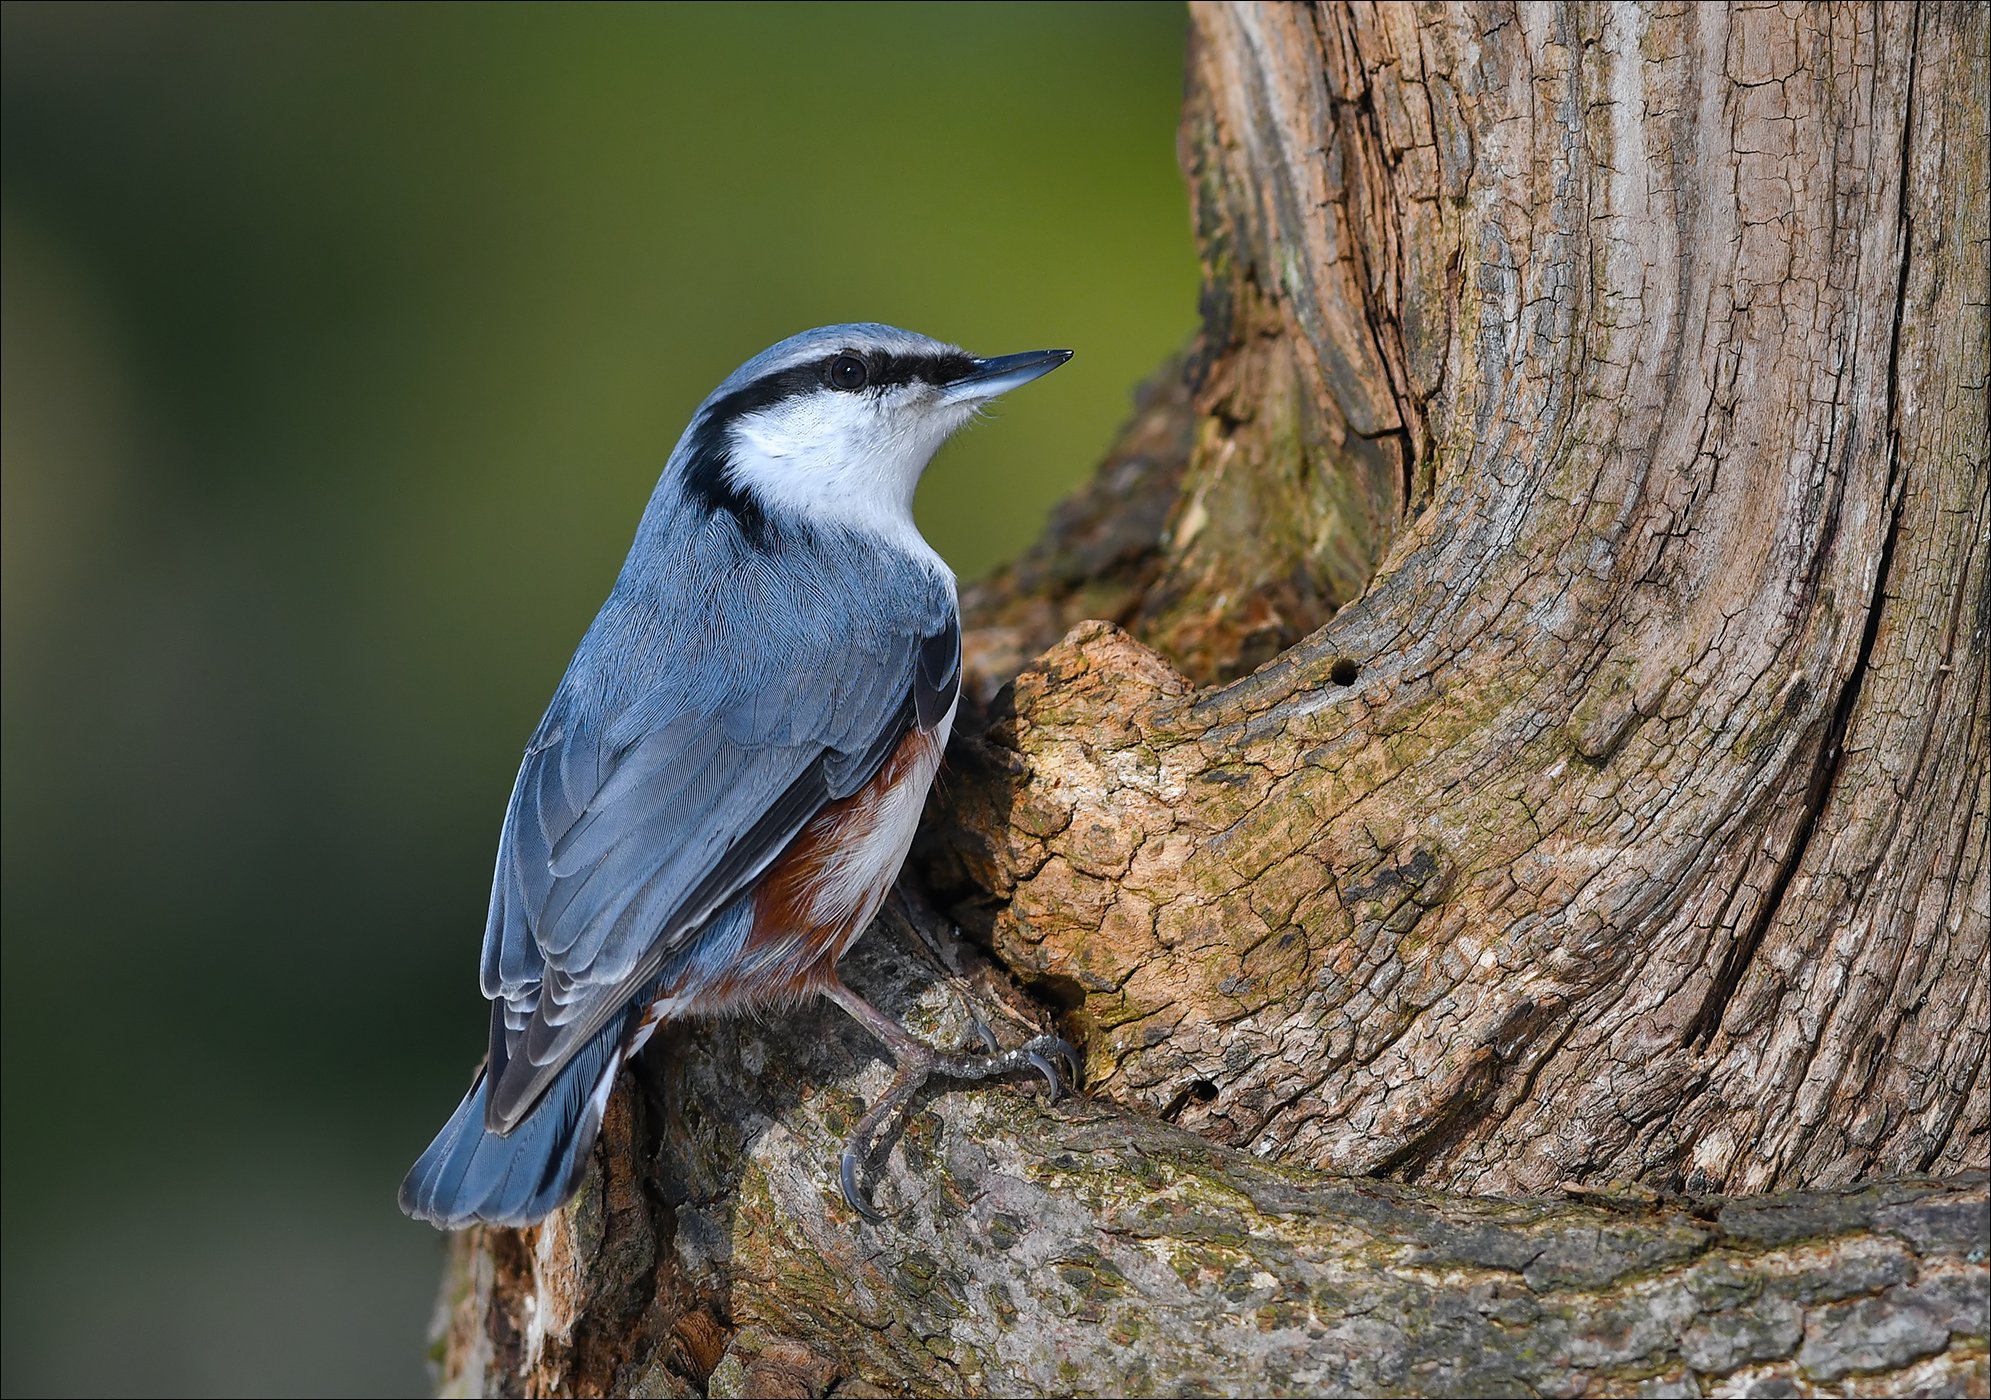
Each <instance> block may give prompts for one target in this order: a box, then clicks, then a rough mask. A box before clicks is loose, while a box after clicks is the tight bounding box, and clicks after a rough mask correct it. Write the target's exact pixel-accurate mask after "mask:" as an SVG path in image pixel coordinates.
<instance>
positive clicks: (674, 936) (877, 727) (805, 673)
mask: <svg viewBox="0 0 1991 1400" xmlns="http://www.w3.org/2000/svg"><path fill="white" fill-rule="evenodd" d="M746 611H747V612H749V613H750V612H751V609H747V610H746ZM824 611H825V612H826V613H828V614H829V615H828V616H826V617H825V616H818V617H817V618H815V619H813V620H805V624H804V625H800V626H790V627H788V628H786V629H783V628H772V629H766V631H765V632H764V633H763V635H752V634H751V633H750V632H749V631H747V630H745V629H743V628H729V627H728V626H727V625H726V624H725V622H724V621H723V619H722V620H721V621H720V622H719V623H718V624H715V625H714V626H713V627H710V628H708V629H707V634H706V637H707V640H708V641H709V639H710V637H711V636H712V635H713V634H714V633H715V632H716V633H717V634H718V635H719V636H720V637H721V639H722V643H724V642H730V643H731V644H733V645H734V646H736V647H738V648H740V649H741V650H740V652H739V654H735V655H732V656H726V655H723V652H724V651H725V646H724V645H721V646H720V647H718V648H716V649H715V648H712V647H710V646H707V647H704V648H701V651H702V652H703V654H702V655H701V656H698V657H693V658H684V659H682V660H678V661H677V662H676V669H675V670H672V671H668V672H666V673H664V674H663V675H662V676H661V677H660V678H659V679H658V681H657V682H656V683H655V684H654V685H653V686H652V687H651V688H649V689H648V690H646V691H645V692H644V693H643V694H642V695H641V696H640V698H639V699H638V700H637V701H636V702H635V703H633V704H631V705H630V706H628V707H627V708H625V709H623V710H621V711H620V712H619V713H616V714H613V715H610V716H606V717H605V718H601V719H591V718H590V717H589V715H588V712H587V707H585V706H583V705H580V704H578V703H575V702H574V701H573V700H572V699H571V698H569V699H568V700H567V701H566V702H565V703H563V700H562V698H561V697H556V699H555V701H554V706H553V708H552V709H550V710H549V711H548V714H547V717H546V719H545V721H544V722H543V723H542V724H541V726H540V732H539V733H538V734H536V735H535V736H534V738H533V741H532V744H531V745H530V747H529V748H528V750H527V752H526V757H525V761H524V763H523V765H522V766H521V768H520V770H519V775H518V781H517V783H516V785H515V786H514V788H513V791H512V799H511V804H510V808H509V810H508V811H507V813H506V817H505V828H504V833H503V836H502V837H501V839H500V842H499V848H498V866H497V871H496V873H495V877H494V879H493V887H492V892H491V909H490V918H489V922H488V923H487V925H486V928H485V935H484V961H483V979H482V980H483V989H484V994H485V995H486V996H487V997H489V998H491V1000H492V1002H493V1006H492V1021H491V1056H490V1061H489V1075H490V1085H491V1089H490V1093H489V1095H488V1097H487V1100H486V1105H487V1108H486V1114H487V1120H488V1122H489V1125H490V1126H491V1127H492V1128H494V1129H496V1130H498V1131H506V1130H508V1129H509V1128H510V1127H511V1126H513V1125H515V1124H516V1123H517V1122H518V1121H519V1120H520V1119H521V1118H522V1117H524V1115H525V1114H526V1112H527V1111H528V1110H530V1109H531V1107H532V1106H533V1104H534V1103H535V1102H536V1101H537V1099H538V1098H539V1096H540V1094H541V1093H543V1092H544V1090H545V1088H546V1086H547V1085H548V1084H550V1083H551V1082H552V1081H553V1079H554V1078H555V1077H556V1076H557V1075H558V1074H559V1072H560V1070H561V1068H562V1067H563V1066H564V1065H565V1064H566V1063H567V1062H568V1061H569V1060H570V1059H571V1058H572V1057H573V1056H574V1055H575V1054H576V1053H577V1052H578V1051H579V1050H580V1048H581V1047H582V1046H583V1045H585V1044H586V1043H587V1042H588V1040H589V1039H590V1038H592V1037H593V1036H594V1035H595V1034H596V1033H597V1032H599V1031H600V1029H601V1028H602V1027H603V1026H604V1025H606V1024H607V1023H608V1022H609V1021H610V1020H612V1019H613V1018H614V1017H615V1016H616V1014H617V1013H618V1012H620V1011H622V1010H623V1009H624V1008H626V1007H627V1006H628V1005H629V1003H630V1001H631V999H632V998H633V997H635V996H637V995H638V994H639V993H641V992H643V991H645V990H646V987H647V984H648V983H649V982H650V981H651V980H652V979H654V978H655V976H656V975H657V972H658V970H659V969H660V968H661V967H662V965H663V963H664V961H665V959H666V958H667V957H668V956H669V954H670V953H671V952H672V951H673V950H674V949H676V948H678V947H680V946H681V945H682V944H683V943H684V941H685V940H686V938H687V937H688V936H689V935H691V934H692V933H694V932H695V931H696V930H697V929H698V927H699V926H700V925H701V924H702V923H704V921H705V920H706V919H708V918H709V917H710V916H711V915H712V914H713V913H714V912H715V911H716V910H717V909H719V908H720V907H721V906H722V905H724V904H725V903H727V902H728V901H729V900H730V899H732V898H733V897H734V896H735V895H737V894H738V893H739V892H740V891H741V890H742V889H744V888H745V887H746V886H747V885H749V884H750V883H751V882H752V881H753V880H754V878H755V877H756V876H758V875H759V874H760V873H761V872H762V871H763V870H765V869H766V868H767V866H768V864H769V863H770V862H771V861H772V860H773V859H774V858H775V857H776V856H777V855H779V854H780V853H781V851H782V850H783V848H785V847H786V846H787V844H788V843H789V841H790V840H791V839H793V837H794V836H795V835H796V833H797V832H799V831H800V830H801V828H802V826H803V825H804V824H805V823H806V822H807V821H808V820H809V818H810V817H812V816H814V815H815V814H816V812H818V811H819V810H821V808H822V807H823V806H824V805H825V804H826V803H829V802H833V801H835V800H837V799H839V798H842V797H847V796H849V795H850V794H852V793H854V792H856V791H857V790H858V789H860V788H862V787H863V786H864V784H865V783H867V782H869V781H870V780H871V778H872V777H873V775H875V774H876V773H877V771H878V769H879V767H880V766H881V765H882V764H883V763H884V761H885V759H886V758H887V757H888V756H890V754H891V753H892V751H893V749H895V748H896V747H897V746H898V744H899V742H900V740H901V739H903V738H904V736H905V734H906V732H907V730H908V729H909V728H911V727H913V726H915V725H918V726H920V727H921V728H928V729H930V728H931V727H932V726H933V725H935V724H937V723H938V722H939V718H940V716H941V715H943V714H945V713H946V711H947V710H948V709H949V707H951V706H952V704H953V703H954V696H955V693H956V692H957V691H958V689H959V687H960V628H959V623H958V621H957V618H956V614H955V609H954V604H953V597H952V591H951V589H949V590H947V591H946V593H945V596H944V598H942V597H940V596H939V595H935V594H930V595H929V597H928V599H927V600H926V602H925V603H924V604H923V605H922V606H921V607H919V608H917V609H910V610H901V611H902V612H904V613H907V614H908V615H906V616H902V617H901V618H900V619H899V621H898V624H897V625H893V624H892V622H891V621H890V620H886V621H884V622H882V623H881V622H879V621H878V620H877V619H872V620H871V621H870V623H869V625H842V620H841V619H839V618H838V617H836V615H835V609H833V608H831V609H825V610H824ZM599 625H600V624H599V623H598V627H599ZM651 650H654V648H651ZM624 663H625V664H626V658H624ZM718 668H730V671H729V672H728V674H727V676H726V678H724V679H722V680H720V681H718V682H715V681H714V679H713V678H714V676H715V675H716V674H718ZM573 682H574V678H573V675H572V673H571V672H570V677H569V682H568V683H563V687H562V690H563V692H566V691H568V690H569V688H570V685H571V684H572V683H573Z"/></svg>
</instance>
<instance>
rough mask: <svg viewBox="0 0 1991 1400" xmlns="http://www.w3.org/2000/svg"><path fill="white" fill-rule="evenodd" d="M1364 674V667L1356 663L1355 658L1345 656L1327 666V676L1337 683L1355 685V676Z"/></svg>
mask: <svg viewBox="0 0 1991 1400" xmlns="http://www.w3.org/2000/svg"><path fill="white" fill-rule="evenodd" d="M1361 674H1362V668H1361V667H1360V666H1357V665H1356V664H1355V658H1354V657H1352V656H1344V657H1342V658H1341V659H1340V660H1339V661H1337V662H1335V663H1334V664H1333V665H1332V666H1330V667H1328V668H1327V678H1328V679H1329V680H1331V681H1333V682H1334V683H1335V684H1336V685H1353V684H1355V678H1356V677H1357V676H1359V675H1361Z"/></svg>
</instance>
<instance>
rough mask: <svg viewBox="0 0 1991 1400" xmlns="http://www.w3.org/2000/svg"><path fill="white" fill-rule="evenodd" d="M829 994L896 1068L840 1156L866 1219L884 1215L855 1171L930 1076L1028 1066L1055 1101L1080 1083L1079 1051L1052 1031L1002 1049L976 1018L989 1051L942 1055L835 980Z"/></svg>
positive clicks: (849, 1196) (852, 1198) (849, 1197)
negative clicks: (868, 1197) (882, 1048)
mask: <svg viewBox="0 0 1991 1400" xmlns="http://www.w3.org/2000/svg"><path fill="white" fill-rule="evenodd" d="M827 995H828V996H829V998H830V999H831V1000H832V1001H834V1002H836V1004H837V1005H839V1006H841V1007H842V1008H843V1009H844V1010H845V1011H848V1012H849V1013H850V1014H851V1016H852V1017H853V1018H854V1019H856V1020H857V1022H858V1023H859V1024H861V1025H862V1026H863V1027H864V1028H865V1029H866V1030H868V1031H870V1032H871V1034H872V1035H874V1036H876V1037H877V1038H878V1039H879V1040H880V1041H882V1042H883V1043H884V1044H885V1046H886V1048H887V1049H889V1050H890V1051H891V1052H892V1059H893V1061H894V1062H895V1063H896V1064H897V1065H898V1069H899V1072H898V1074H897V1075H896V1076H894V1078H893V1080H892V1082H891V1084H890V1086H888V1087H887V1088H886V1090H885V1092H884V1093H882V1094H880V1095H879V1096H878V1100H877V1102H876V1103H874V1104H872V1105H871V1110H870V1112H868V1113H866V1114H865V1115H864V1117H863V1119H862V1120H861V1121H860V1122H859V1123H858V1125H857V1128H856V1130H855V1131H853V1132H852V1133H851V1135H850V1140H849V1142H847V1143H846V1144H845V1145H844V1149H843V1152H842V1154H841V1156H840V1157H839V1158H838V1163H837V1179H838V1180H839V1181H840V1182H841V1183H842V1186H843V1198H844V1200H846V1201H847V1202H849V1203H850V1208H851V1209H852V1210H854V1211H856V1212H857V1213H858V1214H859V1215H861V1216H863V1217H864V1218H865V1219H866V1220H871V1221H879V1220H883V1219H884V1218H885V1217H884V1216H883V1215H882V1214H881V1213H880V1212H879V1211H878V1210H877V1209H876V1208H875V1207H873V1206H872V1204H871V1203H870V1202H869V1201H868V1200H866V1199H865V1196H864V1192H863V1189H862V1187H861V1186H860V1184H859V1180H858V1178H859V1175H860V1174H861V1172H862V1171H863V1169H864V1164H865V1163H866V1162H867V1161H869V1160H870V1157H871V1154H872V1151H873V1148H874V1144H875V1141H876V1139H877V1137H878V1134H879V1131H880V1130H881V1129H882V1128H884V1126H885V1125H886V1124H887V1123H890V1122H891V1121H892V1120H893V1119H894V1118H895V1117H896V1116H897V1115H898V1113H899V1111H900V1110H901V1109H903V1108H904V1107H905V1106H906V1105H907V1104H908V1103H910V1102H911V1101H912V1099H913V1096H914V1095H915V1094H917V1093H919V1091H920V1089H921V1088H923V1087H924V1086H925V1084H926V1082H927V1081H928V1080H929V1079H933V1078H936V1077H941V1078H947V1079H994V1078H996V1077H998V1076H1000V1075H1005V1074H1014V1073H1016V1072H1017V1071H1019V1070H1030V1071H1033V1072H1035V1073H1037V1074H1041V1075H1043V1076H1044V1082H1045V1084H1046V1085H1047V1086H1048V1088H1049V1092H1050V1099H1051V1101H1052V1102H1056V1101H1057V1100H1058V1098H1059V1097H1060V1096H1062V1095H1063V1094H1064V1093H1065V1092H1066V1090H1067V1089H1069V1088H1071V1087H1072V1086H1074V1085H1076V1084H1078V1083H1079V1081H1080V1078H1081V1076H1082V1074H1083V1070H1084V1066H1083V1062H1082V1061H1081V1060H1080V1058H1079V1053H1078V1051H1077V1050H1076V1049H1074V1048H1073V1047H1072V1046H1071V1045H1070V1044H1069V1043H1068V1042H1066V1041H1064V1040H1062V1039H1060V1038H1059V1037H1057V1036H1055V1035H1040V1036H1037V1037H1035V1038H1033V1039H1031V1040H1027V1041H1025V1042H1024V1043H1023V1044H1021V1045H1019V1046H1017V1047H1016V1048H1015V1049H1013V1050H1004V1049H1001V1048H1000V1045H999V1042H997V1040H996V1038H995V1033H994V1032H993V1031H991V1030H990V1029H989V1028H988V1027H987V1026H986V1025H984V1024H982V1023H981V1022H980V1021H976V1022H975V1023H974V1025H975V1034H976V1036H977V1037H978V1038H979V1039H980V1040H981V1041H982V1043H983V1044H985V1045H987V1046H988V1047H989V1053H987V1054H984V1055H943V1054H941V1053H940V1052H939V1051H937V1050H935V1049H934V1048H933V1047H932V1046H930V1045H928V1044H926V1043H925V1042H924V1041H921V1040H917V1039H915V1038H914V1037H913V1036H911V1035H908V1034H907V1033H906V1031H905V1030H904V1028H903V1027H901V1026H900V1025H899V1024H898V1022H896V1021H894V1020H892V1018H891V1017H889V1016H887V1015H885V1014H884V1013H883V1012H882V1011H879V1010H878V1009H877V1008H876V1007H874V1006H872V1005H871V1003H870V1002H868V1001H866V1000H864V999H863V998H862V997H860V996H858V995H857V993H855V992H853V991H851V990H850V989H849V988H848V987H845V986H843V985H841V984H840V983H839V984H837V985H835V986H834V987H833V988H832V989H831V990H830V991H829V992H828V993H827Z"/></svg>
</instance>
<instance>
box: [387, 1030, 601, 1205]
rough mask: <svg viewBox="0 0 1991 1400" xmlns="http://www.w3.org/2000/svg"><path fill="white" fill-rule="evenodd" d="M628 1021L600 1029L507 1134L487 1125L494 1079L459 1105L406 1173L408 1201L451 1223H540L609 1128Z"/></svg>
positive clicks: (404, 1197)
mask: <svg viewBox="0 0 1991 1400" xmlns="http://www.w3.org/2000/svg"><path fill="white" fill-rule="evenodd" d="M622 1030H623V1028H622V1026H621V1025H620V1024H619V1023H611V1024H609V1025H607V1026H604V1027H603V1028H602V1029H601V1030H600V1031H599V1032H597V1033H596V1035H595V1038H594V1039H593V1040H591V1041H589V1042H588V1044H587V1045H586V1046H585V1047H583V1048H582V1050H581V1053H580V1054H578V1055H576V1056H575V1057H574V1058H573V1060H572V1061H571V1062H569V1063H568V1065H567V1067H566V1068H565V1069H563V1070H562V1071H560V1075H559V1077H558V1078H556V1079H555V1080H554V1081H553V1082H552V1083H551V1084H550V1085H548V1086H547V1089H546V1093H545V1094H544V1096H542V1097H541V1099H540V1100H539V1103H538V1105H537V1106H536V1107H535V1108H534V1109H533V1110H532V1112H531V1113H529V1114H527V1115H526V1116H525V1118H524V1119H523V1120H522V1121H521V1122H520V1123H519V1124H518V1126H516V1127H514V1128H513V1129H512V1130H511V1131H510V1132H509V1133H504V1134H499V1133H494V1132H492V1131H491V1130H490V1129H488V1128H486V1127H485V1126H484V1094H485V1090H486V1087H487V1081H486V1078H485V1075H484V1072H483V1071H482V1070H479V1071H478V1073H477V1082H476V1083H475V1084H472V1085H471V1086H470V1092H469V1093H467V1094H465V1095H464V1096H463V1102H462V1103H460V1104H458V1105H457V1106H456V1112H455V1113H453V1114H451V1115H450V1118H449V1122H448V1123H446V1124H445V1125H444V1126H443V1130H442V1131H441V1132H440V1133H437V1134H436V1140H435V1141H434V1142H432V1143H430V1144H429V1150H428V1151H426V1152H424V1153H423V1154H422V1155H421V1159H420V1160H419V1161H417V1162H416V1163H415V1165H414V1167H413V1168H411V1169H410V1170H409V1172H408V1175H407V1177H406V1178H405V1179H404V1180H403V1181H402V1182H401V1209H402V1210H404V1211H406V1212H407V1213H408V1214H409V1215H412V1216H414V1217H415V1219H417V1220H426V1221H428V1222H429V1223H430V1224H431V1225H436V1226H439V1227H441V1228H442V1229H445V1230H460V1229H462V1228H464V1227H465V1226H467V1225H480V1224H481V1225H535V1224H537V1223H538V1222H540V1221H541V1220H544V1219H545V1218H546V1217H547V1216H549V1215H551V1214H552V1213H553V1212H554V1211H556V1210H558V1209H559V1208H560V1207H561V1206H563V1205H565V1204H566V1203H567V1198H568V1197H570V1196H572V1195H573V1194H574V1191H575V1189H576V1188H577V1187H578V1186H579V1185H580V1184H581V1172H582V1171H583V1170H584V1169H585V1168H586V1166H587V1164H588V1153H589V1151H590V1150H591V1149H592V1148H593V1147H594V1145H595V1137H596V1135H597V1134H599V1133H600V1132H601V1115H602V1109H603V1108H604V1106H605V1105H606V1104H607V1102H608V1090H609V1086H610V1085H611V1084H613V1083H614V1081H615V1072H616V1070H617V1069H619V1068H620V1067H621V1064H622V1049H623V1046H622Z"/></svg>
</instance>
